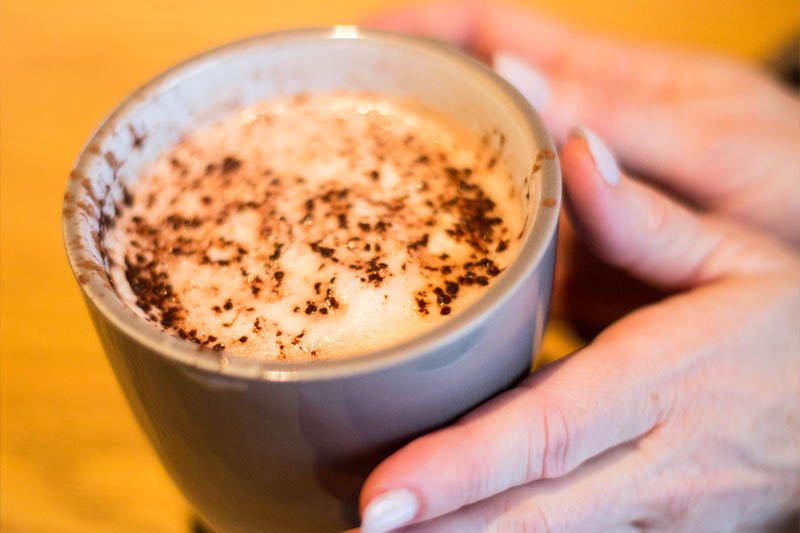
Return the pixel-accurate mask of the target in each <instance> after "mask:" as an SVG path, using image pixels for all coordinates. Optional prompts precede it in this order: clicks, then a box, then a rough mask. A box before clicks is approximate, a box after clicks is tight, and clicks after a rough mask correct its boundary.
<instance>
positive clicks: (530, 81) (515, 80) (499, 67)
mask: <svg viewBox="0 0 800 533" xmlns="http://www.w3.org/2000/svg"><path fill="white" fill-rule="evenodd" d="M492 66H493V67H494V70H495V71H496V72H497V73H498V74H500V75H501V76H502V77H504V78H505V79H506V81H507V82H508V83H510V84H511V85H513V86H514V87H516V89H517V90H518V91H519V92H520V93H521V94H522V96H524V97H525V98H526V99H527V100H528V102H530V103H531V105H532V106H533V107H534V109H536V110H537V111H541V110H543V109H544V108H545V107H547V104H548V103H549V102H550V84H548V83H547V79H546V78H545V77H544V74H542V73H541V72H539V71H538V70H537V69H536V68H535V67H533V66H532V65H531V64H530V63H529V62H528V61H525V60H524V59H522V58H520V57H517V56H515V55H514V54H509V53H508V52H502V51H501V52H495V53H494V54H492Z"/></svg>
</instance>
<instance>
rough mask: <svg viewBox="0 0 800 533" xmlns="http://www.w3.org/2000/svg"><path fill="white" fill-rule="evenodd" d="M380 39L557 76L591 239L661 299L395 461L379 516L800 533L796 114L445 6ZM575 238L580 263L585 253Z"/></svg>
mask: <svg viewBox="0 0 800 533" xmlns="http://www.w3.org/2000/svg"><path fill="white" fill-rule="evenodd" d="M372 25H375V26H380V27H383V28H389V29H394V30H400V31H405V32H410V33H422V34H427V35H432V36H435V37H438V38H441V39H445V40H449V41H453V42H455V43H457V44H459V45H461V46H463V47H464V48H466V49H468V50H470V51H472V52H473V53H475V54H476V55H478V56H479V57H484V58H488V57H491V55H492V54H493V53H494V52H496V51H504V52H508V53H512V54H515V55H517V56H518V57H520V58H522V59H524V60H525V61H527V62H528V63H529V64H530V65H532V66H534V67H536V68H537V69H538V70H539V71H540V72H541V73H543V74H544V76H545V77H546V78H547V80H548V82H549V84H550V89H551V98H550V101H549V103H548V104H547V105H546V106H545V107H544V108H542V109H539V111H540V113H541V114H542V116H543V117H544V119H545V121H546V122H547V124H548V127H549V128H550V129H551V131H552V133H553V135H554V137H555V139H556V140H557V142H559V143H560V144H562V148H561V150H560V158H561V164H562V168H563V173H564V180H565V193H566V201H567V202H566V203H567V211H568V213H569V218H570V220H571V222H572V226H573V227H574V231H575V234H576V235H577V236H578V237H579V239H580V240H581V241H583V242H584V243H585V244H586V247H588V248H589V249H590V250H591V251H592V253H593V254H594V256H595V257H596V258H598V259H599V260H601V261H602V262H604V263H606V264H608V265H610V266H611V267H613V268H615V269H616V270H617V271H618V272H619V271H624V272H626V273H627V274H629V275H630V276H632V277H634V278H637V279H639V280H642V281H644V282H646V283H647V284H649V285H652V286H654V287H657V288H658V290H659V291H660V294H661V295H662V297H660V298H658V300H657V301H655V302H653V303H649V304H647V305H643V306H640V307H638V308H636V309H635V310H633V311H631V312H627V310H626V314H624V316H623V317H622V318H619V319H618V320H615V321H613V323H611V324H610V325H609V326H608V327H607V328H606V329H604V330H603V331H602V332H601V333H600V334H599V335H598V336H597V337H596V338H595V339H594V340H593V341H592V342H591V344H589V345H588V346H587V347H586V348H584V349H582V350H580V351H579V352H577V353H575V354H572V355H571V356H569V357H566V358H564V359H562V360H560V361H558V362H557V363H555V364H552V365H549V366H548V367H546V368H544V369H542V370H541V371H538V372H536V373H535V374H533V375H531V376H530V377H529V378H528V379H527V380H526V381H524V382H523V383H522V384H521V385H520V386H518V387H517V388H516V389H514V390H511V391H509V392H507V393H505V394H503V395H501V396H498V397H496V398H495V399H493V400H491V401H490V402H488V403H486V404H484V405H483V406H481V407H479V408H478V409H476V410H474V411H473V412H471V413H469V414H467V415H466V416H465V417H463V418H462V419H461V420H459V421H458V422H456V423H455V424H454V425H453V426H451V427H448V428H445V429H442V430H440V431H436V432H434V433H431V434H429V435H426V436H423V437H421V438H419V439H417V440H415V441H413V442H412V443H410V444H409V445H407V446H405V447H404V448H402V449H401V450H400V451H398V452H397V453H395V454H394V455H392V456H391V457H389V458H388V459H386V460H385V461H384V462H383V463H381V464H380V465H379V466H378V467H377V468H376V469H375V470H374V471H373V472H372V474H371V475H370V477H369V478H368V480H367V482H366V484H365V485H364V487H363V489H362V493H361V505H362V511H363V509H364V508H365V507H366V505H367V504H368V503H369V502H370V501H371V500H372V499H373V498H374V497H376V496H378V495H380V494H382V493H385V492H386V491H389V490H392V489H407V490H409V491H411V492H412V493H413V494H414V495H416V497H417V499H418V500H419V503H420V507H419V511H418V512H417V515H416V516H415V518H414V520H413V525H411V526H408V527H406V528H404V529H403V531H414V532H416V531H425V532H439V531H441V532H452V531H459V532H472V531H475V532H515V531H523V532H532V531H537V532H538V531H670V532H672V531H687V532H695V531H765V530H770V529H775V528H780V527H787V526H789V527H791V524H793V523H794V522H792V520H794V519H795V517H796V513H797V512H798V509H800V409H798V404H799V402H800V333H798V331H800V329H798V324H800V254H798V250H797V245H798V243H800V224H798V213H800V200H799V199H798V198H800V185H799V183H800V155H799V154H800V151H798V150H797V147H798V146H800V101H799V100H798V98H797V97H796V96H795V95H794V94H791V93H789V92H787V91H786V90H784V89H782V88H781V87H779V86H778V85H776V84H775V83H774V82H772V81H771V80H769V79H768V78H766V77H765V76H763V75H762V74H760V73H758V72H756V71H755V70H753V69H751V68H749V67H746V66H743V65H739V64H735V63H732V62H730V61H729V60H726V59H722V58H719V57H712V56H707V55H706V56H701V55H696V54H690V53H688V52H679V51H671V50H661V49H657V48H653V47H647V46H640V45H637V46H635V47H632V46H630V45H629V44H627V43H624V42H621V41H617V40H610V39H606V38H601V37H597V36H592V35H588V34H586V33H583V32H580V31H577V30H574V29H572V28H569V27H566V26H564V25H562V24H560V23H558V22H554V21H552V20H549V19H546V18H544V17H541V16H539V15H535V14H532V13H529V12H525V11H520V10H518V9H516V8H512V7H508V6H500V5H489V4H477V3H469V4H444V5H433V6H426V7H422V8H412V9H407V10H403V11H399V12H394V13H390V14H388V15H385V16H382V17H379V18H377V19H375V20H373V21H372ZM577 124H582V125H586V126H588V127H589V128H591V129H592V130H594V131H595V132H596V133H597V134H598V135H599V136H600V137H601V138H602V139H603V140H604V141H605V142H606V144H607V145H608V146H609V147H610V148H611V150H612V152H614V153H615V154H616V155H617V157H618V161H619V163H620V165H621V166H622V167H623V168H624V169H625V171H624V172H623V175H622V179H621V181H620V183H619V184H618V185H616V186H613V185H609V184H608V183H607V182H606V181H605V180H604V179H603V177H602V175H601V174H600V172H599V171H598V169H597V167H596V166H595V163H594V159H593V158H592V155H591V153H590V152H589V149H588V145H587V143H586V141H585V140H583V139H582V138H578V137H569V136H568V131H569V128H570V127H572V126H573V125H577ZM643 176H645V177H646V178H643ZM667 191H669V192H667ZM566 235H567V237H566V239H565V242H564V243H562V244H563V245H564V246H565V247H570V246H577V245H576V244H575V243H574V242H573V241H572V237H571V233H570V232H566ZM560 254H561V257H564V253H563V249H562V250H561V251H560ZM567 257H570V258H572V257H574V256H573V255H571V254H567ZM587 264H588V265H591V266H592V267H593V268H594V266H595V265H596V264H597V259H595V262H594V263H591V262H589V263H586V262H584V263H580V262H575V263H574V264H570V265H568V267H566V269H561V271H560V274H559V276H558V277H557V287H556V291H557V292H556V296H555V298H556V300H557V302H558V299H559V293H561V294H563V293H564V292H565V290H566V288H565V287H566V286H567V285H568V280H569V279H570V277H571V274H570V272H577V271H579V270H580V268H581V266H582V265H583V266H586V265H587ZM596 273H597V274H598V277H596V278H594V279H595V280H597V281H595V283H597V284H602V283H603V282H602V278H600V277H599V276H600V275H602V273H603V271H602V269H598V270H597V271H596ZM589 274H591V273H589ZM583 275H584V277H585V276H586V273H584V274H583ZM589 279H591V276H590V278H589ZM664 295H666V296H664ZM620 299H622V300H625V296H620ZM573 300H574V298H573ZM589 300H590V301H591V298H589ZM596 305H598V304H596ZM578 307H580V306H578ZM610 307H614V305H613V303H612V305H611V306H610ZM560 309H562V310H563V311H564V312H565V313H566V314H567V315H568V314H569V312H570V310H569V306H568V305H566V304H564V303H563V302H562V303H561V304H560Z"/></svg>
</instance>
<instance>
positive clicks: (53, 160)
mask: <svg viewBox="0 0 800 533" xmlns="http://www.w3.org/2000/svg"><path fill="white" fill-rule="evenodd" d="M539 4H540V5H543V6H545V7H546V8H547V9H549V10H550V11H553V12H556V13H560V14H562V15H564V16H565V17H566V18H569V19H572V20H575V21H577V22H579V23H581V24H584V25H587V26H589V27H592V28H596V29H604V30H608V31H614V32H618V33H623V34H627V35H632V36H637V37H648V38H650V39H655V40H661V41H670V42H679V43H689V44H701V45H704V46H709V47H713V48H717V49H721V50H725V51H728V52H731V53H733V54H736V55H738V56H741V57H744V58H748V59H758V58H760V57H762V56H763V55H765V54H766V53H768V52H769V51H771V48H772V47H773V46H775V45H776V44H777V43H778V41H779V40H780V38H782V37H783V38H785V37H786V36H788V35H790V34H791V33H790V32H791V30H792V29H793V27H796V26H797V23H798V19H797V4H796V1H795V0H766V1H763V2H748V1H747V0H707V1H698V2H691V3H690V2H679V3H677V2H664V1H663V0H640V1H635V0H609V1H607V2H581V1H579V0H546V1H542V2H539ZM0 5H1V6H2V7H0V25H1V28H0V39H2V44H0V59H1V60H2V70H1V71H0V84H1V85H0V94H1V96H0V127H1V128H2V130H1V131H0V143H2V144H1V148H0V173H1V174H2V183H1V184H0V195H1V202H2V204H1V207H0V225H1V226H2V237H1V238H0V264H1V269H0V290H1V291H2V299H1V301H2V303H1V304H0V342H1V344H0V353H1V354H2V367H0V392H1V393H2V400H1V401H0V452H1V453H2V456H1V457H0V529H2V531H4V532H37V531H42V532H45V531H46V532H69V531H76V532H77V531H80V532H86V531H120V532H124V531H131V532H133V531H136V532H139V531H165V532H167V531H169V532H172V531H174V532H186V531H188V530H189V527H190V517H191V511H190V509H189V507H188V505H187V503H186V502H185V501H184V500H183V498H182V497H181V495H180V494H179V493H178V491H177V490H176V489H175V488H174V487H173V485H172V484H171V482H170V481H169V479H168V478H167V475H166V474H165V472H164V471H163V470H162V468H161V466H160V465H159V463H158V461H157V459H156V457H155V455H154V453H153V452H152V450H151V449H150V447H149V445H148V443H147V442H146V441H145V439H144V437H143V435H142V433H141V432H140V430H139V428H138V427H137V426H136V424H135V422H134V420H133V418H132V416H131V413H130V412H129V410H128V407H127V405H126V403H125V400H124V398H123V397H122V394H121V392H120V390H119V388H118V386H117V384H116V383H115V381H114V378H113V375H112V373H111V371H110V369H109V367H108V364H107V363H106V361H105V357H104V355H103V353H102V351H101V350H100V346H99V344H98V342H97V339H96V336H95V333H94V331H93V330H92V327H91V325H90V323H89V320H88V316H87V314H86V312H85V310H84V308H83V303H82V301H81V299H80V295H79V291H78V288H77V285H76V284H75V282H74V281H73V278H72V275H71V273H70V271H69V268H68V266H67V263H66V260H65V256H64V252H63V247H62V244H61V229H60V223H61V201H62V194H63V190H64V185H65V181H66V177H67V173H68V172H69V170H70V168H71V166H72V164H73V162H74V160H75V158H76V156H77V154H78V152H79V151H80V149H81V146H82V145H83V143H84V142H85V140H86V139H87V138H88V136H89V134H90V133H91V131H92V129H93V128H94V127H95V126H96V125H97V124H98V123H99V122H100V120H101V119H102V118H103V117H104V116H105V115H106V114H107V113H108V112H109V111H110V110H111V108H112V107H113V106H114V105H115V104H116V103H117V102H119V101H120V100H121V99H122V98H123V97H124V96H125V95H126V94H127V93H129V92H130V91H131V90H133V89H134V88H135V87H136V86H138V85H139V84H141V83H142V82H144V81H145V80H147V79H148V78H150V77H152V76H154V75H155V74H156V73H158V72H159V71H161V70H162V69H164V68H166V67H168V66H170V65H172V64H173V63H175V62H177V61H179V60H181V59H183V58H185V57H187V56H189V55H191V54H194V53H197V52H200V51H202V50H204V49H206V48H209V47H211V46H214V45H217V44H220V43H223V42H226V41H229V40H233V39H236V38H238V37H242V36H245V35H249V34H254V33H259V32H263V31H267V30H272V29H277V28H285V27H291V26H302V25H320V24H331V23H337V22H340V23H341V22H355V21H358V20H359V18H360V17H362V16H363V15H365V14H367V13H370V12H373V11H376V10H378V9H380V8H381V7H385V6H386V4H382V3H380V2H378V1H375V0H344V1H339V2H330V1H324V0H294V1H291V2H277V1H273V2H268V1H264V0H250V1H247V0H226V1H225V2H211V1H207V0H193V1H188V0H175V1H169V2H164V1H154V0H140V1H137V2H123V1H114V0H112V1H90V0H71V1H60V2H59V1H51V2H47V1H41V0H39V1H34V0H27V1H17V2H13V3H12V2H11V1H3V2H2V3H1V4H0ZM333 5H336V8H335V10H334V9H333V8H332V7H331V6H333ZM566 331H567V328H564V327H555V328H551V332H550V334H549V335H548V338H547V341H546V351H547V355H548V357H550V358H553V357H557V356H559V355H561V354H564V353H566V352H568V351H570V350H572V349H573V348H574V347H575V346H576V341H575V340H574V339H572V338H570V337H569V336H568V334H567V333H566Z"/></svg>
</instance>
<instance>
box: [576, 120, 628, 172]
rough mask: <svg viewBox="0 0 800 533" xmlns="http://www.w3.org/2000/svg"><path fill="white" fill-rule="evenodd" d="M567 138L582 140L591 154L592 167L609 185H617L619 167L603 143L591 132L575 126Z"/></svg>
mask: <svg viewBox="0 0 800 533" xmlns="http://www.w3.org/2000/svg"><path fill="white" fill-rule="evenodd" d="M569 137H570V138H573V139H583V140H585V141H586V144H587V145H588V146H589V153H591V154H592V159H594V165H595V166H596V167H597V170H598V172H600V175H601V176H603V179H605V180H606V183H608V184H609V185H618V184H619V167H618V166H617V161H616V160H615V159H614V154H612V153H611V150H609V149H608V146H606V145H605V143H604V142H603V141H601V140H600V137H598V136H597V135H596V134H595V133H594V132H593V131H592V130H590V129H589V128H585V127H583V126H576V127H574V128H572V129H571V130H570V132H569Z"/></svg>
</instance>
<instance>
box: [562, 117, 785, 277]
mask: <svg viewBox="0 0 800 533" xmlns="http://www.w3.org/2000/svg"><path fill="white" fill-rule="evenodd" d="M560 155H561V166H562V169H563V173H564V187H565V193H566V201H565V204H566V207H567V211H568V213H569V215H570V219H571V221H572V222H573V225H574V226H575V229H576V231H577V233H578V234H579V236H580V237H581V238H582V239H583V240H584V242H586V243H587V244H588V245H589V246H590V247H591V248H592V249H593V250H594V251H595V252H596V253H597V254H598V255H599V256H600V258H601V259H603V260H604V261H606V262H608V263H610V264H611V265H613V266H616V267H619V268H622V269H624V270H627V271H628V272H629V273H631V274H632V275H634V276H636V277H638V278H640V279H642V280H644V281H647V282H649V283H653V284H656V285H659V286H661V287H664V288H670V289H678V288H686V287H695V286H698V285H701V284H704V283H708V282H710V281H712V280H715V279H719V278H721V277H723V276H727V275H730V274H753V273H763V272H769V271H774V270H776V269H778V268H783V265H784V264H785V261H783V259H784V258H785V255H786V253H785V252H784V251H783V248H781V247H780V246H779V245H778V244H776V243H773V242H772V241H770V240H769V239H766V238H764V236H762V235H760V234H755V233H753V232H750V231H748V230H746V229H744V228H742V227H739V226H737V225H736V224H735V223H732V222H728V221H724V220H722V219H718V218H716V217H715V216H714V215H710V214H700V213H696V212H693V211H692V210H691V209H689V208H688V207H686V206H683V205H681V204H679V203H678V202H676V201H674V200H672V199H671V198H669V197H668V196H666V195H665V194H663V193H661V192H658V191H656V190H655V189H653V188H652V187H650V186H648V185H644V184H642V183H640V182H638V181H637V180H635V179H632V178H630V177H628V176H626V175H625V174H624V173H622V172H621V171H620V169H619V167H618V166H617V163H616V160H615V157H614V155H613V154H612V152H611V151H610V150H609V149H608V147H607V146H606V145H605V144H604V143H603V141H602V140H601V139H600V138H599V137H598V136H597V135H595V134H594V133H593V132H592V131H590V130H588V129H586V128H573V130H572V131H571V132H570V135H569V138H568V139H567V142H566V144H565V145H564V147H563V148H562V150H561V154H560ZM766 249H769V250H770V251H771V252H777V253H764V252H765V251H766ZM773 258H774V259H773Z"/></svg>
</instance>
